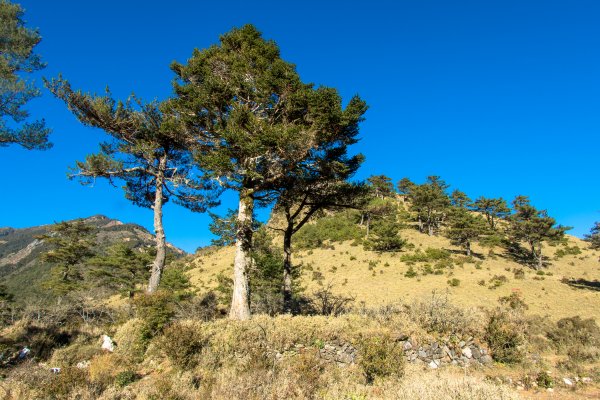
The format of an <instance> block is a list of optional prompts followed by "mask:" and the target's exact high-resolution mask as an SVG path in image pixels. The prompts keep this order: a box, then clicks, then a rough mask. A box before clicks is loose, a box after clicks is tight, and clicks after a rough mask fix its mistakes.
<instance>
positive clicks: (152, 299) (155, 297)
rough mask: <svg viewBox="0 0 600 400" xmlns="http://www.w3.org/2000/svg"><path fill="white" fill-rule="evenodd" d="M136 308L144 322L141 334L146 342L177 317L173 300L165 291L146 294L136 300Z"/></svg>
mask: <svg viewBox="0 0 600 400" xmlns="http://www.w3.org/2000/svg"><path fill="white" fill-rule="evenodd" d="M134 306H135V309H136V312H137V316H138V317H139V318H140V319H142V321H143V322H144V325H143V328H142V332H141V335H142V339H144V340H150V339H152V338H153V337H154V336H156V335H158V334H159V333H160V332H161V331H162V329H163V328H164V326H165V325H167V324H168V323H169V321H170V320H171V318H172V317H173V316H174V315H175V308H174V304H173V298H172V296H171V294H170V293H166V292H164V291H158V292H156V293H153V294H145V293H144V294H142V295H140V296H138V297H136V298H135V299H134Z"/></svg>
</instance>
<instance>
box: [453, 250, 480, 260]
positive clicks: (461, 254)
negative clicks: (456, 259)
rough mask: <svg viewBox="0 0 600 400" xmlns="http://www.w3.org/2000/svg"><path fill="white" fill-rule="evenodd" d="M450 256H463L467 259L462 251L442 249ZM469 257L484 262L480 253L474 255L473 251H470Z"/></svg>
mask: <svg viewBox="0 0 600 400" xmlns="http://www.w3.org/2000/svg"><path fill="white" fill-rule="evenodd" d="M444 250H446V251H448V252H450V253H452V254H455V255H457V256H464V257H467V254H466V253H465V251H464V250H456V249H444ZM471 257H473V258H476V259H478V260H485V256H484V255H483V254H481V253H475V252H474V251H471Z"/></svg>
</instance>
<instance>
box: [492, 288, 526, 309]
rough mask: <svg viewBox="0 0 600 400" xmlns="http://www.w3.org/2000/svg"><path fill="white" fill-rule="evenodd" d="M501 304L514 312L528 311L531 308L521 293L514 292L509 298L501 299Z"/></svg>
mask: <svg viewBox="0 0 600 400" xmlns="http://www.w3.org/2000/svg"><path fill="white" fill-rule="evenodd" d="M498 301H499V302H500V304H503V305H505V306H508V307H509V308H510V309H512V310H521V311H522V310H527V309H528V308H529V306H528V305H527V304H526V303H525V300H523V298H522V297H521V295H520V294H519V293H516V292H513V293H511V294H510V295H509V296H504V297H500V298H499V299H498Z"/></svg>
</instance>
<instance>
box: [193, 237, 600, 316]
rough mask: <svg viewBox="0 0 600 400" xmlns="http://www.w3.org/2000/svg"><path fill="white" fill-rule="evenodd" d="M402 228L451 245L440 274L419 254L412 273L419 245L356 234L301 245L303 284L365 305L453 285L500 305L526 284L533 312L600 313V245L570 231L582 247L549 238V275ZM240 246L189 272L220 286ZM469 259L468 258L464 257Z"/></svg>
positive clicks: (456, 294)
mask: <svg viewBox="0 0 600 400" xmlns="http://www.w3.org/2000/svg"><path fill="white" fill-rule="evenodd" d="M401 236H402V237H404V238H406V239H408V241H409V242H410V243H412V244H414V245H415V249H422V250H425V249H427V248H428V247H429V248H433V249H445V250H447V251H448V253H449V254H450V259H451V260H452V261H453V262H452V265H451V266H446V267H444V268H443V269H439V270H440V271H442V272H441V273H440V272H438V273H439V275H436V274H435V273H426V272H427V270H428V269H429V268H431V270H433V272H435V271H436V268H435V264H436V262H435V261H432V262H416V263H414V264H413V265H412V267H413V270H414V271H415V272H416V273H417V276H415V277H407V276H405V274H406V273H407V271H408V270H409V268H410V267H411V262H409V261H402V257H403V255H410V254H414V252H415V250H409V251H404V252H398V253H377V252H372V251H366V250H364V249H363V247H362V246H360V245H359V246H353V245H352V243H351V242H343V243H332V246H333V249H332V248H327V249H325V248H319V249H313V250H308V251H306V250H304V251H296V252H295V256H294V263H295V264H302V266H303V267H302V285H303V286H305V287H306V292H307V293H311V292H313V291H315V290H317V289H319V288H322V287H324V286H327V285H328V284H330V283H331V284H332V289H333V291H334V292H336V293H338V294H343V295H347V296H353V297H355V298H356V304H357V305H359V304H360V303H364V304H365V305H366V306H380V305H384V304H389V303H392V302H402V303H410V302H412V301H414V300H415V299H419V298H422V297H426V296H431V294H432V291H434V290H435V291H436V292H437V293H442V294H444V293H446V292H447V293H448V295H449V297H450V299H451V300H452V301H453V302H454V303H456V304H458V305H463V306H472V307H478V306H485V307H494V306H496V305H497V304H498V298H500V297H503V296H507V295H510V294H511V293H513V292H518V293H520V294H521V295H522V297H523V298H524V300H525V302H526V303H527V304H528V305H529V310H528V312H529V313H530V314H538V315H549V316H550V317H551V318H552V319H559V318H562V317H566V316H573V315H580V316H582V317H595V318H596V319H598V320H600V307H598V304H600V261H599V260H598V257H599V256H600V253H599V252H598V251H593V250H590V249H589V246H588V244H587V243H586V242H584V241H582V240H581V239H578V238H576V237H573V236H569V235H567V239H568V244H567V245H568V246H569V248H571V249H572V248H573V247H574V246H577V247H578V248H579V251H580V252H581V253H580V254H577V255H573V254H572V255H569V254H567V255H564V256H560V253H561V252H560V250H561V249H562V250H563V251H564V249H567V247H566V246H565V245H559V246H556V247H551V246H548V245H546V246H544V255H545V256H546V257H549V260H548V261H549V263H550V264H549V265H548V266H547V268H545V269H544V271H543V275H542V273H537V272H536V271H534V270H533V269H531V268H528V267H526V266H523V265H520V264H518V263H517V262H515V261H513V260H512V259H511V258H510V257H509V256H508V254H507V253H506V252H505V251H504V250H502V249H500V248H495V249H494V251H495V255H491V256H490V255H489V254H488V249H483V248H481V247H479V246H477V245H474V246H473V251H474V253H475V257H473V259H471V260H466V258H465V257H464V256H463V255H462V254H461V251H460V249H459V248H457V247H455V246H452V245H451V244H450V242H449V240H448V239H446V238H444V237H441V236H428V235H426V234H421V233H419V232H418V231H416V230H413V229H410V228H409V229H404V230H402V231H401ZM557 251H558V252H559V253H558V255H559V257H556V255H557ZM233 254H234V249H233V248H232V247H227V248H220V249H215V250H214V251H212V252H207V253H205V254H203V255H198V256H196V258H195V259H194V260H193V261H192V265H191V267H192V268H191V269H190V271H189V272H188V273H189V276H190V278H191V281H192V283H193V284H194V285H195V286H197V287H199V288H201V289H202V290H208V289H210V288H214V287H215V286H216V284H217V282H216V277H217V275H218V274H219V273H223V274H225V275H226V276H231V274H232V267H231V264H232V262H233ZM461 261H468V262H464V263H462V265H461ZM427 264H429V267H428V266H427ZM515 271H523V273H524V274H522V279H519V278H517V277H520V276H521V273H520V272H517V273H516V274H515ZM495 277H496V278H495ZM452 279H457V280H458V282H455V283H457V284H458V286H451V284H449V281H451V280H452ZM504 280H505V281H504Z"/></svg>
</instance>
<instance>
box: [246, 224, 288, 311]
mask: <svg viewBox="0 0 600 400" xmlns="http://www.w3.org/2000/svg"><path fill="white" fill-rule="evenodd" d="M252 258H253V260H254V264H253V266H252V268H251V270H250V285H251V288H252V292H251V294H250V306H251V309H252V310H253V312H257V313H267V314H270V315H275V314H278V313H280V312H281V311H282V310H283V294H282V287H283V254H282V253H281V250H279V249H277V248H276V247H275V246H274V245H273V238H272V237H271V236H270V235H269V234H268V232H267V230H266V228H263V229H260V230H258V231H257V233H256V234H255V235H254V238H253V248H252ZM292 274H293V275H294V277H295V278H297V277H298V269H297V268H294V269H293V271H292Z"/></svg>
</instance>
